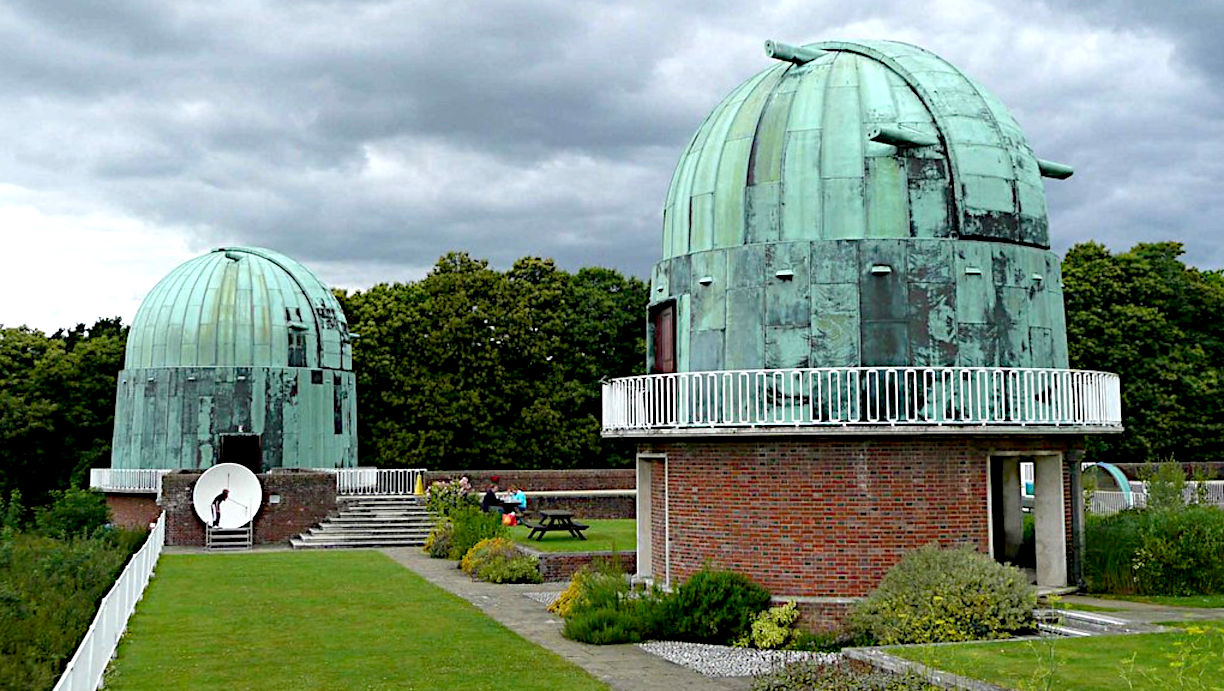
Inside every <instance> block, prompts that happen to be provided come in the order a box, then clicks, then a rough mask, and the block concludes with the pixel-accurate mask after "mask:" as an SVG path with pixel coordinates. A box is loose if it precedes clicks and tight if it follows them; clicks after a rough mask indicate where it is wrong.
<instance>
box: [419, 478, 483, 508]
mask: <svg viewBox="0 0 1224 691" xmlns="http://www.w3.org/2000/svg"><path fill="white" fill-rule="evenodd" d="M479 504H480V500H479V499H478V498H477V497H476V495H475V494H473V493H472V486H471V484H469V483H468V479H467V478H466V477H464V478H459V479H458V480H452V481H450V482H446V481H445V480H439V481H437V482H433V483H430V485H429V489H428V490H426V491H425V508H427V509H429V510H430V511H432V512H434V513H436V514H438V515H439V516H449V515H450V514H451V512H452V511H454V510H455V509H457V508H459V507H461V506H478V505H479Z"/></svg>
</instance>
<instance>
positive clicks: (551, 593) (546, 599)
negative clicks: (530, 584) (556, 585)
mask: <svg viewBox="0 0 1224 691" xmlns="http://www.w3.org/2000/svg"><path fill="white" fill-rule="evenodd" d="M523 597H526V598H530V599H532V600H535V601H536V602H538V603H540V604H541V605H544V606H545V607H548V606H549V605H551V604H552V603H554V602H556V601H557V598H559V597H561V591H560V590H546V591H544V592H529V593H523Z"/></svg>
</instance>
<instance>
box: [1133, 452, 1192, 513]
mask: <svg viewBox="0 0 1224 691" xmlns="http://www.w3.org/2000/svg"><path fill="white" fill-rule="evenodd" d="M1139 477H1140V478H1141V479H1143V480H1144V481H1145V482H1147V505H1148V508H1150V509H1156V510H1158V511H1159V510H1168V509H1180V508H1181V507H1183V506H1185V505H1186V471H1184V470H1182V467H1181V464H1180V463H1177V462H1176V461H1174V460H1173V459H1171V458H1170V459H1169V460H1168V461H1164V462H1162V463H1145V464H1143V467H1142V468H1140V470H1139Z"/></svg>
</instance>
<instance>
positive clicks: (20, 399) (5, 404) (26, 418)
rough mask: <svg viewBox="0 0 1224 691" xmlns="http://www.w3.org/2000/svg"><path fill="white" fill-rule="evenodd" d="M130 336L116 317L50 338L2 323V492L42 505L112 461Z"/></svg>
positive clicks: (0, 345)
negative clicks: (119, 379)
mask: <svg viewBox="0 0 1224 691" xmlns="http://www.w3.org/2000/svg"><path fill="white" fill-rule="evenodd" d="M126 337H127V329H126V327H124V326H122V324H121V323H120V321H119V320H118V319H101V320H99V321H97V322H96V323H95V324H94V325H93V326H92V327H88V328H86V327H85V325H84V324H79V325H77V326H76V327H75V328H73V329H72V330H70V331H63V330H61V331H57V332H56V333H54V334H52V335H50V336H47V335H45V334H43V333H42V332H40V331H36V330H33V329H29V328H26V327H18V328H0V494H4V495H7V494H8V493H9V492H10V491H12V490H13V489H20V490H21V491H22V492H23V493H24V495H25V497H26V500H27V501H29V502H30V504H31V505H33V506H37V505H39V504H42V503H44V502H45V500H46V498H47V496H48V492H49V491H50V490H53V489H64V488H66V487H68V486H70V485H75V486H77V487H82V486H84V484H85V483H87V482H88V479H89V478H88V472H89V468H91V467H96V466H105V465H106V464H107V462H108V460H109V456H110V443H111V432H112V428H113V424H114V406H115V377H116V375H117V374H118V373H119V370H120V369H122V367H123V349H124V340H125V339H126Z"/></svg>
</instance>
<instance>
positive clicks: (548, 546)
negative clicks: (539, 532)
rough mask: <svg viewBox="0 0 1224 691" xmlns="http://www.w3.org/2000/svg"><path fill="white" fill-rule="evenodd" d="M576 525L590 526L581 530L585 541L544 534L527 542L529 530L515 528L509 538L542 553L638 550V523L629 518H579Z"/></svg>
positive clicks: (564, 534)
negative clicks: (540, 537)
mask: <svg viewBox="0 0 1224 691" xmlns="http://www.w3.org/2000/svg"><path fill="white" fill-rule="evenodd" d="M577 522H578V523H585V524H587V525H589V526H591V527H590V528H589V529H587V530H585V531H583V534H585V535H586V538H587V539H585V540H579V539H578V538H576V537H573V536H572V535H570V534H569V533H562V532H560V531H557V532H552V533H545V534H544V539H543V540H528V539H527V534H528V533H530V532H531V529H530V528H525V527H523V526H521V525H520V526H515V527H514V528H511V529H510V537H511V538H513V539H514V541H515V542H518V543H519V544H522V545H526V546H528V547H530V548H532V549H537V550H540V551H541V552H603V551H610V550H615V551H618V552H632V551H634V550H636V549H637V522H636V521H635V520H634V519H632V518H590V519H587V518H580V519H577Z"/></svg>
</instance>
